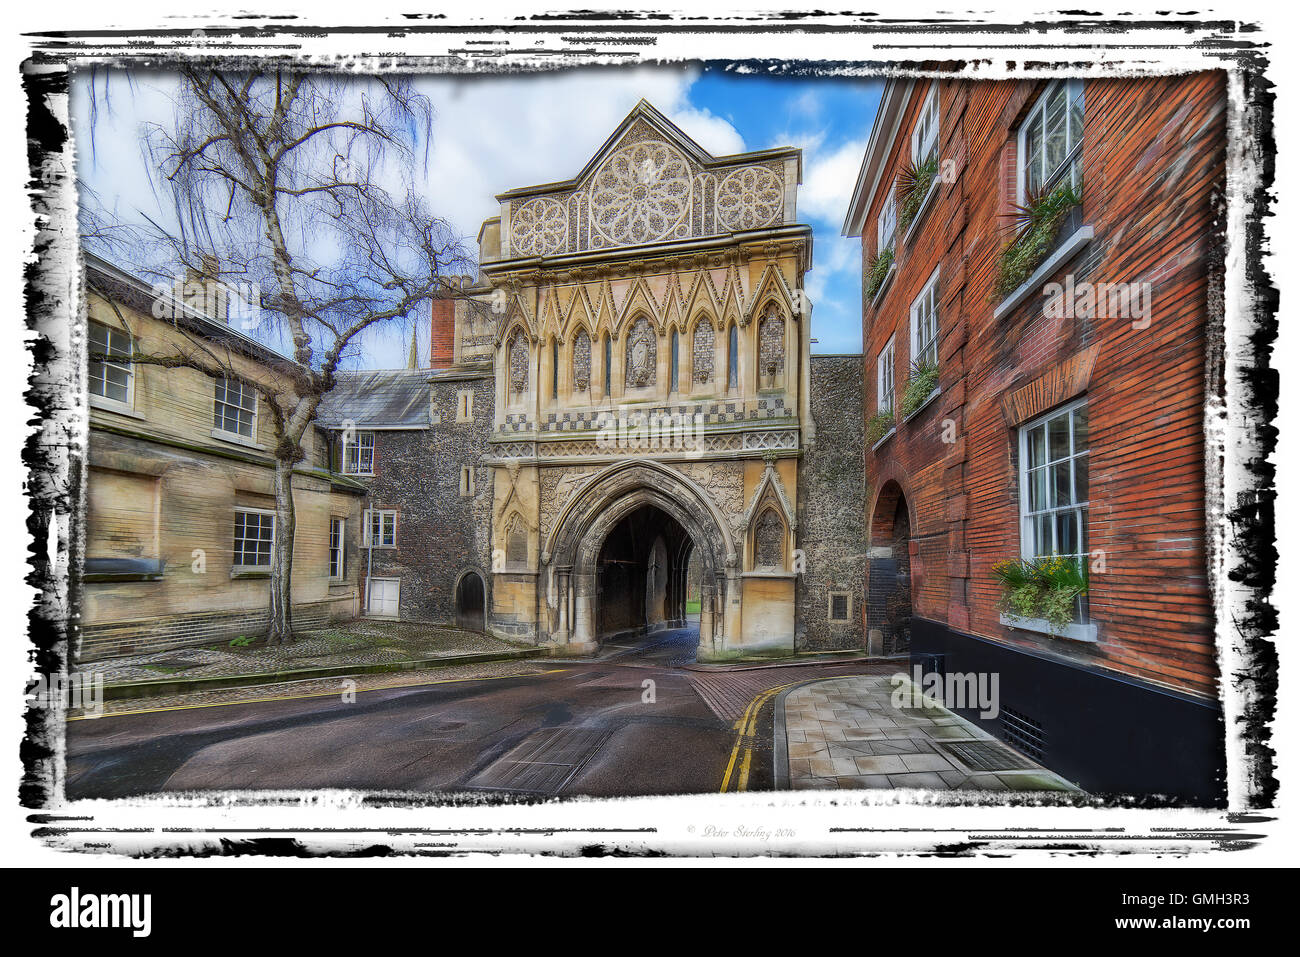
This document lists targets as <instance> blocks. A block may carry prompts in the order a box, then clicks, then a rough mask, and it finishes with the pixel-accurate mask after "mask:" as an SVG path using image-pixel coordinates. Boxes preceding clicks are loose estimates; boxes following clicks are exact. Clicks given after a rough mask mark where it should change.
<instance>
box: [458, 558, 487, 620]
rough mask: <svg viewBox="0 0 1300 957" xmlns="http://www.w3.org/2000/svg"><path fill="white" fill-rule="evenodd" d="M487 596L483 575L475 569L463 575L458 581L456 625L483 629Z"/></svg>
mask: <svg viewBox="0 0 1300 957" xmlns="http://www.w3.org/2000/svg"><path fill="white" fill-rule="evenodd" d="M486 598H487V596H486V593H485V589H484V587H483V576H482V575H480V574H479V573H478V572H475V571H469V572H466V573H465V574H463V575H461V576H460V580H459V581H458V582H456V627H457V628H463V629H465V630H466V631H483V630H484V609H485V608H486V605H487V602H486Z"/></svg>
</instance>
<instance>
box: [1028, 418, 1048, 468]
mask: <svg viewBox="0 0 1300 957" xmlns="http://www.w3.org/2000/svg"><path fill="white" fill-rule="evenodd" d="M1045 443H1046V438H1045V435H1044V432H1043V429H1041V428H1034V429H1031V430H1030V432H1029V436H1028V445H1029V467H1030V468H1031V469H1032V468H1037V467H1038V466H1040V465H1046V464H1047V458H1046V457H1045V449H1046V444H1045Z"/></svg>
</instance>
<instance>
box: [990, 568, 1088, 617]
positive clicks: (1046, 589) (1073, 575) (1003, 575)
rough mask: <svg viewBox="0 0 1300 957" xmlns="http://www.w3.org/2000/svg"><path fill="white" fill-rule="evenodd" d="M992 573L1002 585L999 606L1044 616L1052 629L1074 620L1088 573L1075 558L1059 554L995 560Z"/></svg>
mask: <svg viewBox="0 0 1300 957" xmlns="http://www.w3.org/2000/svg"><path fill="white" fill-rule="evenodd" d="M993 574H994V575H995V576H996V577H997V579H998V581H999V582H1000V583H1001V585H1002V597H1001V600H1000V602H999V607H1001V609H1002V611H1003V612H1005V613H1006V614H1008V615H1011V616H1012V617H1015V618H1043V619H1046V621H1047V623H1048V625H1050V626H1051V628H1052V631H1053V632H1064V631H1065V629H1066V627H1067V626H1069V625H1070V624H1071V623H1072V622H1073V621H1074V603H1075V599H1077V598H1078V597H1079V596H1080V595H1083V594H1085V593H1086V592H1087V591H1088V576H1087V574H1086V573H1085V572H1084V571H1083V569H1082V567H1081V565H1080V564H1079V562H1078V561H1076V560H1075V559H1072V558H1065V557H1063V556H1060V555H1048V556H1042V557H1039V558H1023V559H1015V560H1007V561H1001V562H998V563H997V564H996V565H994V566H993Z"/></svg>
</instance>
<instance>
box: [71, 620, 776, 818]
mask: <svg viewBox="0 0 1300 957" xmlns="http://www.w3.org/2000/svg"><path fill="white" fill-rule="evenodd" d="M695 643H696V637H695V633H694V632H693V631H691V630H682V631H673V632H665V633H663V634H660V635H656V636H653V637H651V638H649V639H647V640H645V641H643V642H642V643H640V644H638V645H623V646H616V645H606V646H605V647H604V648H603V649H602V659H601V660H594V661H590V660H589V661H561V660H544V661H539V662H535V663H534V666H535V668H536V673H533V674H528V675H521V676H517V677H515V676H512V677H496V678H483V679H467V680H464V681H455V682H449V683H443V684H429V685H415V686H407V687H401V688H391V689H383V690H375V691H362V692H359V693H357V694H356V695H355V701H353V702H350V703H349V702H345V701H343V700H341V698H336V697H333V696H330V697H315V698H303V699H297V700H295V699H290V698H285V699H280V700H272V701H263V702H248V703H240V704H230V705H223V706H219V707H202V708H190V709H184V710H171V711H162V712H156V713H137V714H121V715H112V714H110V715H107V716H104V717H101V718H98V719H94V720H81V721H73V722H70V723H69V725H68V734H67V793H68V796H69V797H73V798H84V797H124V796H128V795H133V794H147V793H154V792H157V791H189V790H209V789H220V790H230V789H236V790H237V789H274V790H281V789H283V790H300V789H306V788H357V789H366V790H386V791H393V790H397V791H417V792H439V791H461V790H470V791H482V792H488V793H491V792H496V793H516V794H521V795H531V796H539V797H546V796H554V795H557V794H563V795H578V794H584V795H592V796H601V797H606V796H619V795H664V794H686V793H709V792H717V791H718V790H719V789H720V787H721V785H722V782H723V779H724V776H725V775H726V772H727V767H728V763H729V761H730V760H731V759H732V755H733V753H734V749H735V746H736V743H737V733H736V730H735V728H734V727H733V724H732V722H730V721H724V720H722V719H720V718H718V717H717V716H716V715H715V714H714V713H713V712H712V711H711V710H710V709H709V707H708V706H707V705H706V704H705V703H704V701H703V700H702V699H701V697H700V695H699V694H698V693H697V692H696V691H695V690H694V688H693V687H692V686H691V679H690V675H689V673H688V672H685V671H682V670H681V669H680V668H679V667H677V666H679V665H680V664H682V663H686V662H689V661H691V660H692V659H693V657H694V652H695ZM646 681H650V682H653V700H648V699H649V698H650V697H651V696H650V695H649V694H648V691H649V690H650V689H649V688H648V687H647V686H646V685H645V682H646ZM773 683H776V682H773ZM757 727H758V728H759V729H760V730H759V735H758V738H757V739H756V740H753V741H751V742H749V743H750V745H752V746H753V747H754V748H755V753H754V761H753V768H754V770H753V772H752V773H751V775H750V777H749V780H748V788H749V789H750V790H756V789H762V788H765V787H769V786H770V773H771V772H770V768H771V750H770V749H771V734H772V722H771V711H770V705H769V706H768V710H767V711H766V713H765V714H764V715H762V720H760V721H759V722H758V723H757Z"/></svg>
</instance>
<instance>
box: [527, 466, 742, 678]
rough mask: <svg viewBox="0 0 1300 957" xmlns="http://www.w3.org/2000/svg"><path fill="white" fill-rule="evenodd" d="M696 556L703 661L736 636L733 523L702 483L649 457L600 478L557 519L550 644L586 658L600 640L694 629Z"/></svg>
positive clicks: (549, 546) (546, 554) (549, 563)
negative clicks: (729, 526)
mask: <svg viewBox="0 0 1300 957" xmlns="http://www.w3.org/2000/svg"><path fill="white" fill-rule="evenodd" d="M693 554H694V555H698V557H699V567H700V573H701V585H700V625H699V628H700V638H699V654H700V657H705V658H707V657H713V656H715V655H716V654H718V653H719V652H720V651H721V650H722V649H723V648H725V647H727V645H728V643H729V642H731V641H732V639H733V638H734V637H735V636H736V635H737V633H738V630H739V625H740V613H741V609H740V596H741V590H740V577H739V574H738V567H737V561H736V551H735V547H734V544H733V543H732V540H731V536H730V535H729V534H728V533H727V531H726V522H725V519H724V518H723V516H722V515H721V514H720V513H719V512H718V510H717V507H716V506H715V505H714V504H713V503H712V502H711V500H710V499H709V498H708V495H707V494H706V493H705V492H704V491H703V490H702V489H701V488H699V486H697V485H695V483H694V482H692V481H691V480H690V479H689V478H687V477H686V476H685V475H683V474H682V473H680V472H678V471H676V470H674V469H672V468H669V467H667V466H664V465H661V464H659V463H656V462H651V461H648V460H636V461H632V462H625V463H619V464H617V465H613V466H610V467H609V468H607V469H604V470H602V471H600V472H598V473H596V475H594V476H593V477H592V478H591V479H590V480H588V482H587V483H586V484H585V485H583V486H582V487H581V488H580V489H579V490H578V491H577V492H576V493H575V494H574V495H573V496H572V497H571V498H570V500H569V502H568V504H567V505H565V507H564V509H563V510H562V511H561V512H560V514H559V516H557V518H556V521H555V525H554V527H553V529H552V531H551V533H550V535H549V536H548V538H547V541H546V547H545V549H544V550H543V554H542V562H543V564H544V565H545V566H546V567H547V569H548V573H549V586H548V599H547V605H548V609H549V610H550V612H551V615H550V625H551V627H550V629H549V630H550V634H551V639H552V641H554V642H556V643H560V644H567V645H570V646H572V650H574V651H576V652H579V653H590V652H594V651H595V650H596V649H597V648H598V647H599V644H600V642H601V641H602V640H604V639H608V638H610V637H613V636H615V635H619V634H628V633H637V632H639V633H645V632H648V631H653V630H655V629H657V628H665V627H678V626H682V625H685V623H686V593H687V590H688V579H687V576H688V569H689V567H690V563H691V557H692V555H693Z"/></svg>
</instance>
